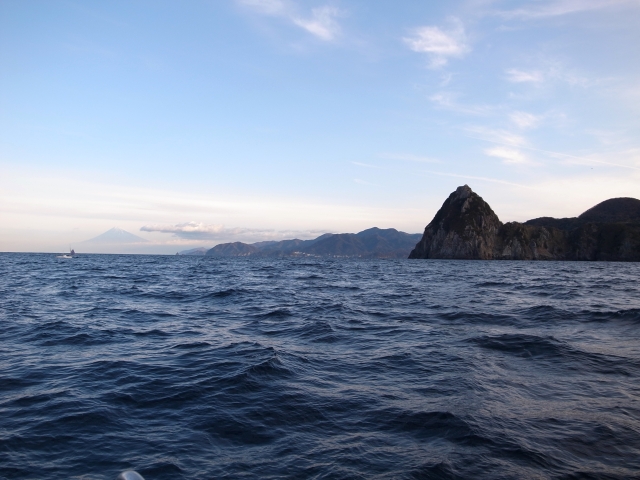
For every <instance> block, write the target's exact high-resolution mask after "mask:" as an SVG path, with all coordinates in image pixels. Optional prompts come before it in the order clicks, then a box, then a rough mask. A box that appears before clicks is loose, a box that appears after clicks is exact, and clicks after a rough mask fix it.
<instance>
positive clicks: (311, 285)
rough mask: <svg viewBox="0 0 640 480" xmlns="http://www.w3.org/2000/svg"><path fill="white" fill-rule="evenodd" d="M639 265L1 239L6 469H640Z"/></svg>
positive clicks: (177, 473) (36, 474) (348, 474)
mask: <svg viewBox="0 0 640 480" xmlns="http://www.w3.org/2000/svg"><path fill="white" fill-rule="evenodd" d="M639 279H640V264H633V263H569V262H482V261H437V260H426V261H420V260H414V261H409V260H398V261H396V260H393V261H391V260H362V261H358V260H322V259H309V258H307V259H284V260H253V259H210V258H198V257H174V256H135V255H132V256H125V255H122V256H118V255H82V256H79V257H77V258H73V259H58V258H56V257H55V255H42V254H0V478H6V479H63V478H76V479H114V478H115V477H116V475H117V474H118V473H119V472H120V471H122V470H125V469H129V468H133V469H136V470H137V471H139V472H140V473H141V474H142V475H143V476H144V477H145V479H146V480H154V479H167V480H169V479H221V478H234V479H235V478H248V479H249V478H250V479H254V478H255V479H257V478H267V479H268V478H296V479H297V478H318V479H320V478H356V479H372V478H374V479H375V478H407V479H411V478H416V479H418V478H425V479H429V478H433V479H457V478H459V479H485V478H486V479H522V478H527V479H528V478H531V479H536V478H541V479H542V478H545V479H546V478H558V479H598V478H603V479H617V478H620V479H622V478H624V479H628V478H640V282H639Z"/></svg>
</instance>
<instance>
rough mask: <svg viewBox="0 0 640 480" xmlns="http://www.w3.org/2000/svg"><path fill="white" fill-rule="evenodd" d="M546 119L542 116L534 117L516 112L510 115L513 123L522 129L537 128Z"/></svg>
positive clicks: (530, 114)
mask: <svg viewBox="0 0 640 480" xmlns="http://www.w3.org/2000/svg"><path fill="white" fill-rule="evenodd" d="M543 118H544V117H543V116H542V115H534V114H532V113H527V112H519V111H515V112H512V113H510V114H509V119H510V120H511V122H513V123H514V124H516V126H518V127H520V128H535V127H537V126H538V125H539V124H540V122H541V121H542V119H543Z"/></svg>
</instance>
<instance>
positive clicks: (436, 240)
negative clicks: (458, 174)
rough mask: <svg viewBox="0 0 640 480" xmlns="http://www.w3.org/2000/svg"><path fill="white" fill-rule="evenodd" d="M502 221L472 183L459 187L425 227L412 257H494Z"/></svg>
mask: <svg viewBox="0 0 640 480" xmlns="http://www.w3.org/2000/svg"><path fill="white" fill-rule="evenodd" d="M501 226H502V223H501V222H500V220H499V219H498V216H497V215H496V214H495V213H494V212H493V210H491V207H490V206H489V204H488V203H487V202H485V201H484V200H483V199H482V197H480V196H479V195H478V194H476V193H474V192H473V191H472V190H471V188H469V186H468V185H464V186H462V187H458V188H457V189H456V191H455V192H453V193H452V194H451V195H449V198H447V200H446V201H445V202H444V204H443V205H442V208H440V210H438V213H436V216H435V217H434V218H433V220H432V221H431V223H429V225H427V228H425V230H424V234H423V235H422V239H421V240H420V241H419V242H418V244H417V245H416V247H415V248H414V249H413V250H412V251H411V253H410V254H409V258H458V259H479V260H489V259H492V258H493V256H494V254H493V252H494V250H495V248H496V241H497V233H498V230H499V229H500V227H501Z"/></svg>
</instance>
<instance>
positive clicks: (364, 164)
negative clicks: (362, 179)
mask: <svg viewBox="0 0 640 480" xmlns="http://www.w3.org/2000/svg"><path fill="white" fill-rule="evenodd" d="M351 163H353V164H354V165H357V166H358V167H365V168H375V169H377V170H381V169H383V168H384V167H380V166H378V165H370V164H368V163H362V162H351Z"/></svg>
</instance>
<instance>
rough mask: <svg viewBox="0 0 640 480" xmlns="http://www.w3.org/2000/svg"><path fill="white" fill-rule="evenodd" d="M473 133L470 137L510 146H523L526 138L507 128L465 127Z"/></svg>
mask: <svg viewBox="0 0 640 480" xmlns="http://www.w3.org/2000/svg"><path fill="white" fill-rule="evenodd" d="M466 130H467V131H468V132H470V133H472V134H473V135H472V136H471V138H477V139H479V140H484V141H487V142H492V143H500V144H503V145H507V146H511V147H523V146H525V145H526V144H527V140H526V139H525V138H524V137H523V136H522V135H518V134H517V133H512V132H509V131H508V130H501V129H493V128H487V127H468V128H467V129H466Z"/></svg>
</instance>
